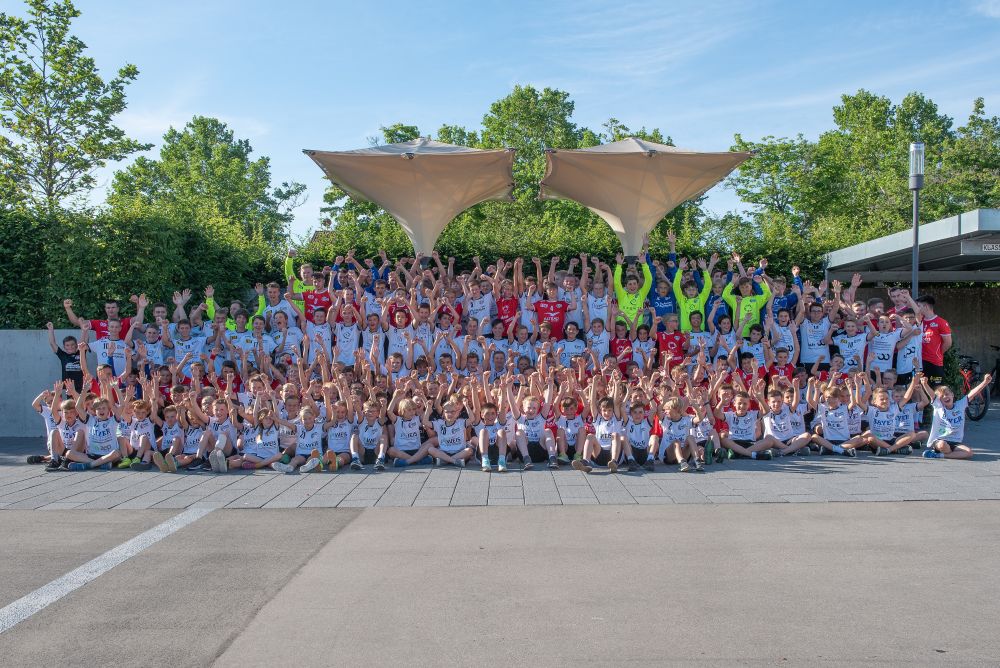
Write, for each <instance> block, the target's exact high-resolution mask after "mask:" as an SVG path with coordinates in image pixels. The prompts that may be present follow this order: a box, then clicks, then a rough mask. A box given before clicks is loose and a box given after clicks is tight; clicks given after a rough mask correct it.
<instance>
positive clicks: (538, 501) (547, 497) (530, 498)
mask: <svg viewBox="0 0 1000 668" xmlns="http://www.w3.org/2000/svg"><path fill="white" fill-rule="evenodd" d="M524 505H526V506H559V505H562V498H560V496H559V494H556V493H552V494H532V493H530V492H525V493H524Z"/></svg>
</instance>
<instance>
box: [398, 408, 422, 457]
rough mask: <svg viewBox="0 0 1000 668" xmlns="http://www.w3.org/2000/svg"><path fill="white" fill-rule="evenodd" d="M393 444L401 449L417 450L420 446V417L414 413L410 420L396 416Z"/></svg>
mask: <svg viewBox="0 0 1000 668" xmlns="http://www.w3.org/2000/svg"><path fill="white" fill-rule="evenodd" d="M393 426H394V427H395V429H394V432H395V433H394V434H393V445H394V446H395V447H396V448H398V449H400V450H416V449H418V448H419V447H420V418H419V417H417V416H416V415H414V416H413V417H412V418H410V419H409V420H404V419H403V418H402V417H399V416H397V417H396V423H395V424H394V425H393Z"/></svg>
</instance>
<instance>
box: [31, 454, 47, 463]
mask: <svg viewBox="0 0 1000 668" xmlns="http://www.w3.org/2000/svg"><path fill="white" fill-rule="evenodd" d="M27 462H28V463H29V464H44V463H45V455H28V459H27Z"/></svg>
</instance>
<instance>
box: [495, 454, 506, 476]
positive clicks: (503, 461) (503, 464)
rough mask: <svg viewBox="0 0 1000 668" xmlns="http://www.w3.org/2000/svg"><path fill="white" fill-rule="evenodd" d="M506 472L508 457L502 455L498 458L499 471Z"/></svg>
mask: <svg viewBox="0 0 1000 668" xmlns="http://www.w3.org/2000/svg"><path fill="white" fill-rule="evenodd" d="M506 472H507V458H506V457H500V458H498V459H497V473H506Z"/></svg>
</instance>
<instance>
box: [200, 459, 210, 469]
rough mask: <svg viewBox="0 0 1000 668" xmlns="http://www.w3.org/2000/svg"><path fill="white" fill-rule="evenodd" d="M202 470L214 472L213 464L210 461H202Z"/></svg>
mask: <svg viewBox="0 0 1000 668" xmlns="http://www.w3.org/2000/svg"><path fill="white" fill-rule="evenodd" d="M201 470H202V471H211V470H212V462H210V461H208V460H207V459H205V460H204V461H202V462H201Z"/></svg>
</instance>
